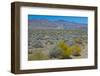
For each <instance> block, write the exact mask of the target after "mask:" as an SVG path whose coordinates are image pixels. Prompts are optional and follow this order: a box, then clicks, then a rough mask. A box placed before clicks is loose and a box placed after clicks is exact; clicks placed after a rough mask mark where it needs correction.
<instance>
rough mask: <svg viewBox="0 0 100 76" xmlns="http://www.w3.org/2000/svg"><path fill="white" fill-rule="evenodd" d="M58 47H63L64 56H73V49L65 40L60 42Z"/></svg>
mask: <svg viewBox="0 0 100 76" xmlns="http://www.w3.org/2000/svg"><path fill="white" fill-rule="evenodd" d="M58 47H59V48H61V52H62V58H71V55H72V49H71V48H70V47H69V46H68V45H67V43H65V42H64V40H61V41H60V42H59V44H58Z"/></svg>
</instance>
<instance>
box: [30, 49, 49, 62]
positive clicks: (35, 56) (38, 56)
mask: <svg viewBox="0 0 100 76" xmlns="http://www.w3.org/2000/svg"><path fill="white" fill-rule="evenodd" d="M28 55H29V56H28V59H29V60H46V59H49V56H48V54H46V53H44V52H43V50H41V49H36V50H35V51H34V53H32V54H28Z"/></svg>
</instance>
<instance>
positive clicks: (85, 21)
mask: <svg viewBox="0 0 100 76" xmlns="http://www.w3.org/2000/svg"><path fill="white" fill-rule="evenodd" d="M33 19H47V20H50V21H57V20H64V21H68V22H75V23H80V24H88V17H79V16H54V15H30V14H29V15H28V20H33Z"/></svg>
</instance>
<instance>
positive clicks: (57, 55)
mask: <svg viewBox="0 0 100 76" xmlns="http://www.w3.org/2000/svg"><path fill="white" fill-rule="evenodd" d="M60 50H61V49H60V48H58V47H57V46H55V47H53V48H52V49H51V50H50V52H49V53H50V58H60V57H61V51H60Z"/></svg>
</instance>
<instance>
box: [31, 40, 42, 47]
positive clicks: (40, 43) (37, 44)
mask: <svg viewBox="0 0 100 76" xmlns="http://www.w3.org/2000/svg"><path fill="white" fill-rule="evenodd" d="M32 47H34V48H43V47H44V46H43V44H42V42H40V41H38V40H37V41H34V42H33V45H32Z"/></svg>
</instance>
